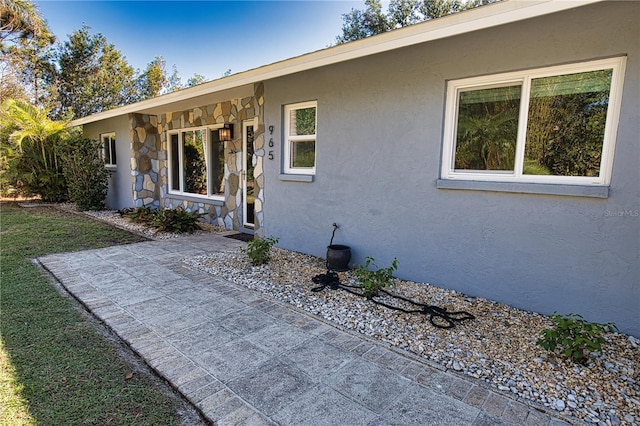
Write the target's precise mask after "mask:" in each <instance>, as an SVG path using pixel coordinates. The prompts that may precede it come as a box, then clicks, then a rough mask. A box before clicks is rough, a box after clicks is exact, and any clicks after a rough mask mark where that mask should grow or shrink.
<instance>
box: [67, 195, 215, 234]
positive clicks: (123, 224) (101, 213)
mask: <svg viewBox="0 0 640 426" xmlns="http://www.w3.org/2000/svg"><path fill="white" fill-rule="evenodd" d="M56 207H57V208H59V209H61V210H65V211H68V212H72V213H82V214H85V215H87V216H91V217H93V218H94V219H98V220H101V221H103V222H107V223H109V224H111V225H113V226H117V227H118V228H120V229H125V230H127V231H130V232H133V233H135V234H138V235H142V236H144V237H147V238H150V239H153V240H167V239H170V238H181V237H185V236H188V235H194V234H198V233H203V232H225V231H226V229H225V228H224V227H222V226H215V225H210V224H208V223H204V222H201V223H199V224H198V226H199V227H200V230H199V231H195V232H194V233H193V234H188V233H184V234H178V233H173V232H160V231H158V230H157V229H154V228H151V227H148V226H146V225H143V224H141V223H135V222H132V221H130V220H129V219H127V218H126V217H122V216H121V215H120V213H119V212H118V211H117V210H98V211H93V210H88V211H84V212H78V211H77V209H76V206H75V204H73V203H63V204H57V205H56Z"/></svg>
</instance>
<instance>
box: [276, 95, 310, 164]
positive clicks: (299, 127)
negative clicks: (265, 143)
mask: <svg viewBox="0 0 640 426" xmlns="http://www.w3.org/2000/svg"><path fill="white" fill-rule="evenodd" d="M316 112H317V102H315V101H312V102H304V103H299V104H292V105H287V106H285V108H284V121H285V123H284V128H285V150H284V162H285V165H284V169H285V173H292V174H308V175H312V174H315V172H316V123H317V113H316Z"/></svg>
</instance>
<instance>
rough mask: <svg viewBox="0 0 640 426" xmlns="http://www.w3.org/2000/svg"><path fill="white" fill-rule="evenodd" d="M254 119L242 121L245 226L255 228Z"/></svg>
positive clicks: (243, 212)
mask: <svg viewBox="0 0 640 426" xmlns="http://www.w3.org/2000/svg"><path fill="white" fill-rule="evenodd" d="M254 128H255V127H254V120H249V121H245V122H243V123H242V168H243V170H242V190H243V194H244V196H243V203H242V204H243V206H242V207H243V208H242V217H243V225H244V227H245V228H250V229H253V228H254V226H255V213H254V212H255V210H254V205H255V196H256V195H257V194H255V193H254V188H255V180H254V178H253V166H254V164H253V149H254V147H253V141H254Z"/></svg>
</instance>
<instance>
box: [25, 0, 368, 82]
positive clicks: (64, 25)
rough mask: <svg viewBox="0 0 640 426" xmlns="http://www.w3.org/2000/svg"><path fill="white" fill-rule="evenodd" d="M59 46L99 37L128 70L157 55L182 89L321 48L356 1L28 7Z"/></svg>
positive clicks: (52, 0) (89, 1)
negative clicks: (79, 37)
mask: <svg viewBox="0 0 640 426" xmlns="http://www.w3.org/2000/svg"><path fill="white" fill-rule="evenodd" d="M34 3H35V4H36V5H37V6H38V8H39V9H40V12H41V14H42V16H43V17H44V18H45V19H46V20H47V22H48V24H49V28H50V29H51V30H52V31H53V33H54V34H55V35H56V36H57V38H58V40H59V41H61V42H62V41H66V40H68V35H69V34H71V33H72V32H73V31H75V30H77V29H79V28H81V27H82V25H83V24H86V25H88V26H89V27H91V33H102V34H103V35H104V36H105V37H106V38H107V40H108V41H109V42H110V43H112V44H113V45H115V47H116V48H117V49H118V50H120V51H121V52H122V53H123V54H124V56H125V57H126V58H127V61H128V62H129V64H130V65H131V66H133V67H134V68H137V69H140V70H142V69H144V68H145V67H146V65H147V64H148V63H149V62H151V61H152V60H153V58H154V57H156V56H158V55H161V56H163V57H164V58H165V60H166V62H167V71H168V72H169V73H170V72H171V66H172V65H174V64H175V65H176V66H177V67H178V72H179V74H180V77H181V78H182V82H183V83H185V82H186V80H187V79H188V78H189V77H191V76H192V75H193V74H194V73H198V74H202V75H204V76H205V77H206V78H207V79H208V80H212V79H216V78H219V77H222V75H223V74H224V72H225V71H227V70H228V69H231V71H232V73H236V72H240V71H245V70H248V69H251V68H256V67H259V66H262V65H267V64H270V63H273V62H277V61H280V60H283V59H288V58H291V57H294V56H298V55H301V54H304V53H308V52H312V51H315V50H319V49H323V48H325V47H327V46H329V45H331V44H332V43H334V42H335V38H336V36H338V35H339V34H340V33H341V29H342V14H344V13H348V12H349V11H350V10H351V9H352V8H357V9H362V8H364V2H363V1H342V0H323V1H307V0H297V1H265V0H263V1H241V0H236V1H151V0H148V1H93V0H84V1H58V0H41V1H34Z"/></svg>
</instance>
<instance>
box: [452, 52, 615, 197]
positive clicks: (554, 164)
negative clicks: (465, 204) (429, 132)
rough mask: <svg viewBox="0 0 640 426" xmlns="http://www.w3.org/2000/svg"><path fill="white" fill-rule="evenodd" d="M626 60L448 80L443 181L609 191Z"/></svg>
mask: <svg viewBox="0 0 640 426" xmlns="http://www.w3.org/2000/svg"><path fill="white" fill-rule="evenodd" d="M625 61H626V58H625V57H618V58H612V59H604V60H596V61H590V62H583V63H579V64H570V65H562V66H555V67H548V68H540V69H534V70H528V71H521V72H511V73H505V74H498V75H490V76H483V77H475V78H468V79H462V80H453V81H450V82H448V85H447V99H446V113H445V114H446V115H445V127H444V143H443V157H442V170H441V177H442V179H460V180H475V181H505V182H523V183H557V184H582V185H608V184H609V183H610V179H611V167H612V164H613V153H614V148H615V140H616V131H617V127H618V117H619V112H620V102H621V98H622V82H623V79H624V67H625Z"/></svg>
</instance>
